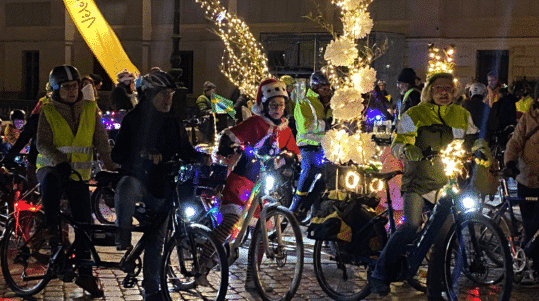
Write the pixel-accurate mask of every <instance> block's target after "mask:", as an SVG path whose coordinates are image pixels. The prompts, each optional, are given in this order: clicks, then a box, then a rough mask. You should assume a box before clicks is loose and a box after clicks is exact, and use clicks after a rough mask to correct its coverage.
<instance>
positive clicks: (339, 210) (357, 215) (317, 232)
mask: <svg viewBox="0 0 539 301" xmlns="http://www.w3.org/2000/svg"><path fill="white" fill-rule="evenodd" d="M364 197H365V198H368V199H369V200H368V201H365V200H363V199H362V198H361V197H355V198H354V199H351V200H346V201H338V200H325V201H324V202H322V204H321V209H320V210H319V211H318V212H317V213H316V214H315V216H314V217H313V218H312V220H311V224H310V225H309V227H308V228H307V237H308V238H310V239H318V240H328V241H343V242H349V243H351V244H350V247H351V248H352V249H351V250H352V251H354V253H357V252H361V251H362V250H364V249H365V248H368V246H367V245H368V243H369V240H370V238H372V237H373V236H374V235H376V233H375V230H374V227H375V223H371V224H370V225H368V223H369V222H370V221H371V220H372V219H373V218H374V217H375V216H376V213H375V212H374V210H373V209H372V208H370V207H369V206H367V205H365V204H364V203H365V202H366V203H370V202H372V200H371V199H372V197H370V196H364ZM385 222H387V220H385V219H380V220H379V221H377V222H376V223H385ZM356 251H357V252H356Z"/></svg>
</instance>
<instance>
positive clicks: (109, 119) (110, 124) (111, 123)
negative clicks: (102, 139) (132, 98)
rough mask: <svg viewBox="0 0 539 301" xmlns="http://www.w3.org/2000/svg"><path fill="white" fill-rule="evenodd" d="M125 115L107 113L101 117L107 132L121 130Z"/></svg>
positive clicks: (122, 113)
mask: <svg viewBox="0 0 539 301" xmlns="http://www.w3.org/2000/svg"><path fill="white" fill-rule="evenodd" d="M125 114H126V113H125V112H115V111H111V112H108V111H107V112H106V113H105V114H102V115H101V121H102V122H103V125H104V126H105V129H106V130H107V131H111V130H119V129H120V125H121V123H122V120H123V118H124V116H125Z"/></svg>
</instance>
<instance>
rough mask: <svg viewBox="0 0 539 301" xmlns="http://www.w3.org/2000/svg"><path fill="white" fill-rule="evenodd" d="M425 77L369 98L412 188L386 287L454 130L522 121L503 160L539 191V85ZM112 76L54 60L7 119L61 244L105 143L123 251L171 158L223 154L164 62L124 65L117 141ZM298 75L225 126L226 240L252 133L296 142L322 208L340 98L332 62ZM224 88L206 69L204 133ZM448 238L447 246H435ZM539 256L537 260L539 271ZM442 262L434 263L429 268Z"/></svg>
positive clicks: (150, 296) (246, 182)
mask: <svg viewBox="0 0 539 301" xmlns="http://www.w3.org/2000/svg"><path fill="white" fill-rule="evenodd" d="M420 81H421V79H420V78H419V77H418V76H417V75H416V73H415V71H414V70H413V69H412V68H405V69H403V70H402V72H401V73H400V74H399V76H398V84H397V86H398V91H399V94H400V96H399V97H392V96H391V95H389V93H388V92H387V90H386V82H385V81H384V80H383V79H381V80H379V81H377V82H376V83H375V85H374V87H373V91H372V92H371V93H370V94H368V95H365V97H364V98H365V115H366V116H367V118H366V119H367V120H368V114H369V112H375V114H377V115H380V116H381V117H379V118H381V119H382V120H389V121H391V122H392V123H393V124H394V125H395V129H396V133H395V136H394V140H393V143H392V145H391V148H390V150H391V153H390V154H389V153H387V154H386V155H385V156H386V157H388V156H389V157H390V159H391V160H392V162H399V164H400V166H401V167H402V169H403V177H402V185H401V187H400V191H401V194H402V214H403V215H404V221H405V222H404V223H403V224H402V226H400V227H399V229H398V231H397V232H396V233H395V235H393V236H391V238H390V240H389V242H388V244H387V245H386V247H385V248H384V251H383V252H382V254H381V256H380V258H379V259H378V261H377V265H376V268H375V269H374V271H373V273H372V275H370V277H369V283H370V285H371V287H372V291H373V292H374V293H377V294H380V295H385V294H387V293H389V282H390V276H389V270H390V269H391V266H392V265H394V264H396V262H395V259H396V258H399V257H400V256H401V255H402V250H403V248H402V246H403V245H405V244H407V243H409V242H410V239H412V238H413V235H414V234H415V233H416V231H417V229H418V228H419V226H420V222H421V213H422V208H423V207H424V206H425V202H428V201H430V202H435V201H436V198H437V195H436V191H438V190H439V189H440V188H441V187H442V186H443V185H444V184H445V183H446V177H445V175H444V174H443V167H442V163H441V162H440V161H438V160H434V161H433V162H431V161H429V162H427V161H422V158H423V153H424V151H425V150H426V149H432V150H434V151H439V150H440V149H442V148H443V147H444V146H446V145H448V144H449V143H450V142H451V141H452V140H453V139H465V140H466V141H467V142H468V147H469V148H472V146H473V149H478V148H486V147H487V146H488V143H489V142H490V141H493V139H491V138H492V137H493V136H497V135H498V136H499V135H500V133H503V132H504V131H505V130H506V129H507V128H508V127H511V126H513V127H515V126H516V127H515V131H514V134H513V135H512V136H511V138H510V139H509V140H508V141H503V142H502V143H504V145H505V144H507V150H506V153H505V158H504V162H503V163H505V165H506V166H507V167H508V169H507V170H508V171H507V173H508V174H510V175H511V176H513V177H515V178H516V181H517V182H518V193H519V195H520V196H524V197H525V196H531V195H534V196H536V195H538V194H539V178H538V175H539V165H538V164H537V163H536V162H539V160H537V159H538V156H539V153H537V144H539V133H537V132H539V103H538V102H537V96H538V95H537V94H538V93H539V86H538V87H537V88H536V89H535V91H534V92H535V93H534V95H533V96H532V95H531V91H530V90H531V89H530V88H529V87H527V88H526V89H524V92H522V93H521V95H519V99H517V97H515V96H513V95H512V94H511V93H509V89H508V88H507V86H506V85H504V84H502V83H501V82H500V81H499V80H498V77H497V75H496V74H495V73H489V75H488V85H484V84H481V83H479V82H474V83H472V84H471V85H469V86H468V87H467V89H466V90H467V92H466V94H465V96H464V97H463V99H461V100H460V101H459V100H458V94H457V92H458V91H457V87H456V86H455V81H454V77H453V75H451V74H449V73H440V74H435V75H433V76H430V77H429V78H428V79H427V81H426V82H425V84H424V87H422V86H423V84H421V82H420ZM101 82H102V79H101V78H100V77H98V76H95V75H89V76H84V77H81V75H80V73H79V72H78V70H77V69H76V68H75V67H73V66H67V65H64V66H58V67H55V68H54V69H53V70H52V71H51V73H50V76H49V82H48V84H47V87H46V89H47V95H46V96H44V97H43V98H41V99H40V100H39V102H38V104H37V105H36V107H35V109H34V110H33V111H32V112H31V114H29V115H28V116H26V113H25V112H24V111H21V110H14V111H13V112H12V114H11V116H10V122H8V123H6V125H5V126H4V129H3V133H4V136H3V137H4V141H3V142H4V143H3V145H2V152H3V153H4V154H5V157H4V163H8V162H10V161H13V160H14V159H15V157H16V156H17V155H18V154H19V153H20V152H21V150H23V149H24V148H25V147H26V146H27V145H29V148H28V150H27V152H28V153H29V155H28V166H29V173H34V174H35V176H34V177H35V178H36V179H37V181H39V183H40V184H41V196H42V201H43V206H44V209H45V212H46V215H45V216H46V225H47V227H48V229H49V232H50V234H51V239H50V241H51V247H52V248H53V251H54V248H57V245H58V241H59V236H60V229H59V225H58V224H59V220H58V211H59V204H60V198H61V191H64V192H65V194H66V195H67V199H68V200H69V201H70V204H71V209H72V214H73V217H74V219H76V220H78V221H81V222H87V223H91V222H92V217H91V210H90V199H89V192H88V187H87V186H86V185H84V184H83V183H81V182H77V181H70V180H69V178H70V175H71V173H72V169H74V170H76V171H77V172H78V173H80V174H81V175H82V177H83V179H85V180H87V179H89V178H90V176H91V166H92V161H93V154H94V150H97V153H99V159H100V160H101V161H102V162H103V163H104V168H105V169H108V170H117V169H118V168H119V167H120V166H121V169H122V170H123V171H124V172H125V174H126V175H125V176H123V177H122V179H121V180H120V182H119V183H118V185H117V187H116V194H115V208H116V214H117V221H116V226H117V232H116V247H117V249H118V250H126V249H128V248H131V230H132V225H131V222H132V217H133V215H134V213H135V204H136V203H138V202H143V203H145V204H146V207H147V208H150V209H151V208H154V209H155V208H158V207H159V206H160V205H161V204H163V203H164V202H165V201H166V197H167V196H168V194H169V192H170V191H168V190H169V189H170V187H168V186H167V185H164V183H165V182H166V181H165V180H164V177H165V175H166V173H167V169H166V168H165V167H164V165H163V164H162V163H163V162H166V161H168V160H171V159H172V158H174V157H175V156H177V155H179V157H180V158H182V159H184V160H189V161H193V160H195V161H198V162H200V163H202V164H207V165H209V164H211V163H212V162H211V157H210V156H209V155H207V154H206V153H203V152H199V151H197V150H196V149H195V148H194V147H193V145H192V143H191V142H190V140H189V137H188V135H187V132H186V130H185V128H184V127H183V123H182V122H181V120H178V119H177V116H176V115H175V114H173V112H172V106H173V102H172V99H173V95H174V93H175V89H176V83H175V81H174V79H173V78H172V77H171V76H170V75H169V74H168V73H166V72H164V71H162V70H161V69H159V68H152V70H151V71H150V72H149V73H148V74H146V75H144V76H140V77H138V78H136V76H135V75H134V74H133V73H130V72H128V71H127V70H125V71H123V72H120V73H119V74H118V78H117V82H118V84H117V85H116V87H115V88H114V90H113V92H112V95H111V97H112V101H113V103H114V105H115V107H116V108H117V109H120V110H125V111H127V112H128V113H127V115H125V117H124V118H123V120H122V123H121V127H120V130H119V132H118V133H117V135H116V136H115V144H114V148H111V146H110V143H109V141H108V140H109V135H108V133H107V131H106V129H105V127H104V126H103V124H102V122H101V112H100V110H99V108H98V106H97V104H96V100H97V99H98V98H99V94H98V93H97V91H98V90H99V88H100V84H101ZM295 85H296V79H294V78H293V77H291V76H289V75H285V76H283V77H281V78H280V79H273V78H271V79H266V80H263V81H262V82H261V83H260V85H259V87H258V94H257V96H256V99H249V97H247V96H246V95H244V94H241V93H239V92H238V93H237V94H238V95H237V97H235V99H234V100H235V104H234V108H235V110H236V119H237V120H236V125H234V126H232V127H229V128H226V129H225V130H224V131H223V132H222V133H220V135H219V140H218V141H217V145H218V147H217V150H216V153H217V155H218V156H220V157H221V158H228V159H231V158H232V157H235V160H234V161H235V163H234V165H233V168H231V172H230V174H229V175H228V178H227V180H226V184H225V187H224V190H223V192H222V199H221V207H220V211H221V213H222V215H223V220H222V222H221V223H220V225H219V226H218V227H217V228H216V229H214V230H213V231H214V234H215V237H217V238H218V239H219V241H220V242H221V243H224V242H225V241H226V240H227V238H228V237H229V236H230V235H231V232H232V229H233V227H234V225H235V224H236V223H237V221H238V220H239V219H240V213H241V212H242V209H243V207H244V206H245V202H246V196H247V195H249V192H250V191H251V189H252V188H253V186H254V183H255V182H256V179H257V178H258V175H259V171H260V165H259V163H258V162H257V161H256V160H254V158H253V157H250V156H249V154H248V153H242V154H241V155H239V156H238V155H237V154H238V147H239V146H240V145H250V146H253V147H256V148H257V149H258V150H259V152H261V153H262V154H275V153H279V152H284V151H286V152H289V153H291V154H292V155H293V156H295V157H296V158H297V160H299V161H300V162H301V163H300V164H301V173H300V176H299V181H298V185H297V189H296V192H295V195H294V196H293V199H292V203H291V206H290V208H289V209H290V211H291V212H292V213H293V214H294V215H295V217H296V219H298V221H300V222H302V224H306V223H308V222H309V217H308V215H309V213H310V214H312V213H313V212H316V211H318V209H319V206H320V202H319V196H320V195H321V194H322V191H323V190H324V187H325V186H324V181H323V180H324V179H322V181H320V182H316V185H315V186H314V189H310V188H311V186H312V183H313V182H315V177H316V175H318V174H323V169H324V166H325V165H326V164H327V163H326V162H327V161H326V160H325V159H324V150H323V148H322V146H321V141H322V138H323V137H324V135H325V133H326V132H327V131H328V130H329V129H330V127H331V124H332V110H331V106H330V101H331V97H332V95H333V92H334V91H333V89H332V87H331V85H330V82H329V80H328V78H327V77H326V75H325V74H324V73H323V72H321V71H317V72H314V73H313V74H312V75H311V77H310V78H309V89H308V90H307V92H306V94H305V95H300V96H299V97H297V99H295V100H292V99H291V97H290V95H291V93H292V92H293V91H294V89H295ZM216 88H217V87H216V85H215V84H213V83H212V82H210V81H206V82H205V83H204V85H203V94H202V95H200V96H199V97H198V98H197V100H196V109H197V111H198V116H207V117H208V118H207V119H206V123H202V124H200V131H201V132H203V137H204V139H203V142H210V141H212V139H213V137H214V136H215V134H216V133H215V132H214V129H215V127H214V122H215V121H214V120H213V118H214V114H213V113H214V112H213V111H212V99H211V98H212V95H213V94H214V93H215V91H216ZM459 103H460V104H459ZM377 118H378V117H377ZM517 118H519V121H518V124H517ZM497 141H498V142H497V143H500V142H499V140H497ZM32 170H33V171H32ZM36 170H37V171H36ZM189 185H190V183H189V182H187V183H185V184H183V186H182V187H177V190H178V193H179V195H180V197H185V198H188V197H190V193H191V191H192V189H190V187H189ZM75 202H76V203H75ZM520 206H521V211H522V216H523V218H524V227H525V230H526V234H527V235H528V239H531V237H529V235H530V233H534V232H535V231H536V230H537V229H538V228H539V223H538V222H537V221H535V220H534V219H533V217H534V216H535V215H536V214H537V213H539V205H538V204H537V203H526V202H524V203H522V204H521V205H520ZM447 223H449V221H448V222H447ZM446 228H447V227H446ZM439 237H443V236H442V235H439ZM164 238H165V229H164V228H163V229H161V231H160V232H159V234H158V235H156V236H155V237H153V238H152V239H153V240H152V241H151V242H150V244H149V247H148V249H147V250H146V252H145V255H144V260H143V271H144V274H143V275H144V281H143V284H142V285H143V288H144V300H148V301H150V300H162V299H161V298H162V296H161V293H160V289H161V288H160V279H159V275H160V274H159V271H158V269H159V262H160V258H161V253H162V248H163V243H164ZM439 251H440V250H437V249H436V248H435V249H434V252H439ZM536 253H537V252H536ZM77 255H78V256H81V258H89V257H88V256H90V254H89V253H88V251H87V250H79V254H77ZM208 256H209V255H208ZM433 256H434V255H433ZM435 257H436V256H434V257H433V258H435ZM534 259H535V257H534ZM537 259H538V260H534V267H536V270H538V269H537V267H538V265H539V258H537ZM436 264H440V263H439V262H436V260H433V262H431V265H432V266H436ZM436 270H437V269H432V271H431V269H429V273H430V272H433V273H435V272H436ZM78 275H79V276H78V278H77V280H76V283H77V284H78V285H79V286H81V287H82V288H83V289H85V290H86V291H88V292H89V293H90V294H91V295H92V296H93V297H99V296H103V290H102V288H101V287H100V285H99V281H98V279H97V278H96V277H94V276H93V274H92V269H91V268H81V269H80V270H79V271H78ZM440 277H441V275H440ZM431 279H435V278H431ZM250 280H251V279H249V273H248V279H247V281H246V283H245V285H246V288H247V289H252V288H253V287H254V286H253V283H252V282H251V281H250ZM205 282H207V281H206V280H205V279H204V277H200V278H199V279H197V283H199V284H201V285H204V284H205ZM441 284H442V280H440V281H439V282H437V283H429V285H428V287H429V291H428V296H429V300H442V299H441V298H442V297H441V295H440V291H441V287H440V285H441Z"/></svg>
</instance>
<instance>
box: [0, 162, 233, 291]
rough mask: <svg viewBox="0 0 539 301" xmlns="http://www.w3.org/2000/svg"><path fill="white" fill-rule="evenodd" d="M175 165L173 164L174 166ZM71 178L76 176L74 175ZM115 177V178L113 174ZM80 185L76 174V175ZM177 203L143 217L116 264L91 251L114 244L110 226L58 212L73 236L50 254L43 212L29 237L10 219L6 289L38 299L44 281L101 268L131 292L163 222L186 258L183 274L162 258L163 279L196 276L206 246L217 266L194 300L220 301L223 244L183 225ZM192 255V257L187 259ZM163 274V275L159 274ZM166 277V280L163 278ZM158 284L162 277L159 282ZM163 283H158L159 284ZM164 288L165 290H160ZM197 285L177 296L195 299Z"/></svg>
mask: <svg viewBox="0 0 539 301" xmlns="http://www.w3.org/2000/svg"><path fill="white" fill-rule="evenodd" d="M174 164H177V163H173V165H174ZM74 173H75V174H76V172H75V171H74ZM118 176H120V175H118ZM170 176H171V177H170V180H169V183H170V184H171V185H173V184H175V181H174V177H175V174H173V173H171V175H170ZM78 177H79V180H81V178H80V175H78ZM180 208H181V200H178V199H177V198H176V197H175V196H174V195H173V196H171V197H170V199H169V202H165V204H164V205H163V206H162V208H161V209H160V210H159V211H158V212H148V211H147V212H146V213H145V215H144V217H145V218H144V219H143V221H142V222H141V223H140V225H139V226H137V227H135V228H134V229H133V231H135V232H142V233H143V235H142V237H141V238H140V240H139V241H138V243H137V244H136V245H135V246H134V247H133V248H131V249H129V250H127V251H126V253H125V254H124V255H123V257H122V259H121V260H120V261H119V262H110V261H104V260H102V259H101V258H100V256H99V253H98V252H97V250H96V248H95V247H96V245H113V244H114V240H113V239H112V241H111V240H110V239H107V238H113V237H114V233H115V231H116V227H115V226H112V225H94V224H85V223H80V222H77V221H75V220H73V218H72V217H71V216H69V214H67V213H66V212H63V211H62V212H60V219H61V221H62V223H66V224H67V225H69V226H70V228H71V229H70V230H71V231H72V232H73V233H74V239H73V240H72V241H71V240H69V239H68V238H67V237H65V236H64V235H62V236H61V243H60V244H59V246H58V250H57V251H56V252H55V253H54V254H53V253H51V246H50V245H49V238H50V234H49V233H48V231H47V230H46V227H45V224H44V213H43V212H42V211H38V212H36V214H34V215H31V216H30V217H29V218H30V219H31V220H30V221H29V222H28V224H29V225H32V227H31V229H30V230H31V231H30V232H29V236H25V235H21V233H20V231H18V229H17V228H16V227H15V220H14V219H13V218H10V220H9V221H8V226H7V229H6V235H5V236H4V237H3V239H2V241H1V246H0V257H1V263H2V273H3V275H4V278H5V279H6V282H7V284H8V286H9V287H10V288H11V289H12V290H13V291H14V292H15V293H16V294H17V295H18V296H23V297H28V296H32V295H35V294H37V293H38V292H40V291H41V290H42V289H44V288H45V286H46V285H47V284H48V282H49V281H50V280H52V279H54V278H59V279H60V280H62V281H64V282H71V281H73V280H74V278H75V276H76V274H75V270H77V268H79V267H104V268H110V269H119V270H122V271H123V272H125V273H126V274H127V275H126V276H125V278H124V279H123V281H122V285H123V286H124V287H128V288H129V287H133V286H134V285H135V284H136V282H137V279H136V277H137V276H138V275H139V274H140V272H141V270H142V262H141V254H142V252H143V250H144V249H145V247H146V245H147V244H148V240H149V238H150V237H151V236H152V235H154V233H155V232H156V231H158V229H160V228H161V227H162V225H163V223H166V222H168V227H169V232H170V234H169V237H170V240H169V242H168V243H167V245H171V244H172V243H171V241H173V242H176V244H177V245H179V246H186V248H185V249H184V250H185V251H186V252H190V253H186V254H184V255H186V256H182V257H179V260H180V261H179V262H180V264H181V267H182V269H181V270H176V269H174V268H173V266H171V264H172V263H171V262H170V261H166V262H165V259H163V263H162V268H163V270H164V271H166V272H167V275H174V277H176V278H174V279H178V278H179V277H180V276H182V275H183V276H185V277H196V276H198V275H200V274H201V273H202V272H201V263H200V262H199V260H198V259H199V258H198V257H197V256H198V255H199V253H198V251H199V250H200V248H201V246H210V247H212V248H213V251H214V252H213V254H214V256H213V258H214V259H215V260H216V265H215V267H214V268H213V269H211V270H210V271H209V275H208V278H209V279H212V281H213V282H214V286H212V287H211V288H208V289H204V290H201V291H199V292H198V295H199V297H201V298H206V299H209V300H224V298H225V296H226V290H227V286H228V264H227V261H226V253H225V250H224V248H223V246H222V245H220V244H218V243H217V242H216V240H215V238H214V237H213V235H212V234H211V231H210V230H209V229H208V228H206V227H204V226H202V225H198V224H196V223H192V222H189V221H186V220H185V219H183V218H182V214H181V209H180ZM78 248H85V249H89V251H90V253H91V259H80V258H78V257H76V256H73V255H74V254H75V251H76V250H77V249H78ZM187 255H191V256H187ZM162 273H163V271H162ZM170 278H171V277H170V276H169V277H168V279H170ZM162 279H163V278H162ZM163 284H165V280H162V285H163ZM163 288H168V286H167V285H164V286H163ZM194 288H196V285H192V286H189V287H181V288H180V289H181V290H182V291H188V292H186V293H188V294H189V295H191V296H192V295H193V294H197V292H193V291H192V290H193V289H194ZM163 295H164V296H165V297H167V298H168V299H170V295H169V291H168V290H166V289H163Z"/></svg>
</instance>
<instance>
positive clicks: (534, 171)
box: [504, 108, 539, 189]
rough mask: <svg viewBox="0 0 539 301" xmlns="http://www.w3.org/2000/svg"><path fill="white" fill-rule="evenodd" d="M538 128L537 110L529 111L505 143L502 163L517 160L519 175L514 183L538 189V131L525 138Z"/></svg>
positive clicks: (538, 112)
mask: <svg viewBox="0 0 539 301" xmlns="http://www.w3.org/2000/svg"><path fill="white" fill-rule="evenodd" d="M537 126H539V109H533V108H532V109H530V110H529V111H528V112H527V113H525V114H524V115H523V116H522V118H520V120H519V121H518V124H517V126H516V128H515V131H514V132H513V135H512V136H511V138H510V139H509V142H507V146H506V149H505V154H504V162H505V163H506V164H507V162H509V161H517V160H518V169H519V170H520V174H519V175H518V176H517V178H516V181H517V182H519V183H520V184H522V185H524V186H526V187H528V188H534V189H536V188H539V131H537V132H536V133H535V134H533V135H532V136H531V137H530V138H529V139H528V140H526V136H527V135H528V134H529V133H530V132H531V131H533V129H535V128H536V127H537Z"/></svg>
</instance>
